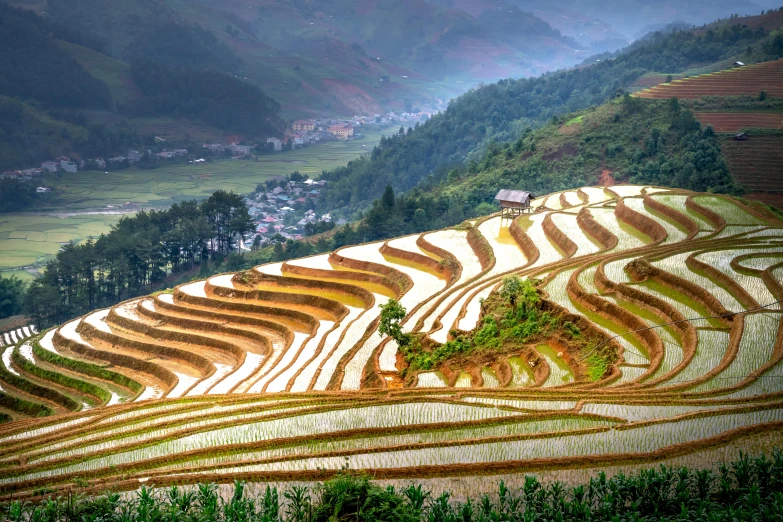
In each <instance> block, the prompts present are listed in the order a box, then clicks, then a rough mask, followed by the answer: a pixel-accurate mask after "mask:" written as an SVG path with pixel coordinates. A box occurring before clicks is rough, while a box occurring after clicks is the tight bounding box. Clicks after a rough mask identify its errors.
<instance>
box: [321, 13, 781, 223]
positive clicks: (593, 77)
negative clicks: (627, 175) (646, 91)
mask: <svg viewBox="0 0 783 522" xmlns="http://www.w3.org/2000/svg"><path fill="white" fill-rule="evenodd" d="M774 15H776V13H770V14H769V15H766V16H774ZM781 40H783V37H781V35H780V31H779V30H777V31H773V32H768V31H766V30H765V29H763V27H757V28H755V29H751V28H750V27H746V26H743V25H731V26H723V27H720V28H716V29H714V30H711V31H707V32H704V31H700V30H694V31H681V32H676V33H671V34H659V35H656V36H654V37H651V38H649V39H647V40H644V41H640V42H637V43H636V44H634V45H632V46H631V47H629V48H628V49H626V50H625V51H623V52H621V53H618V54H617V55H613V56H609V57H605V58H603V59H601V60H600V61H598V62H595V63H592V64H589V65H585V66H584V67H580V68H576V69H571V70H566V71H560V72H557V73H554V74H549V75H544V76H541V77H538V78H531V79H521V80H502V81H500V82H497V83H495V84H491V85H488V86H485V87H482V88H480V89H476V90H473V91H471V92H469V93H467V94H465V95H463V96H461V97H460V98H458V99H456V100H454V101H452V103H451V104H450V105H449V108H448V110H446V111H445V112H444V113H442V114H439V115H437V116H436V117H434V118H432V119H431V120H430V121H428V122H427V123H426V124H424V125H422V126H420V127H417V128H416V129H413V130H412V131H411V132H406V133H405V134H404V135H399V136H397V137H396V138H394V139H390V140H385V141H384V142H382V143H381V145H380V146H379V147H378V149H376V150H375V151H373V154H372V156H371V157H370V158H366V159H363V160H358V161H355V162H353V163H352V164H350V165H349V166H348V167H346V168H343V169H338V170H336V171H333V172H330V173H327V174H326V175H325V177H326V179H329V180H330V182H331V184H330V187H329V190H328V191H327V193H326V197H325V198H324V200H323V201H324V207H328V208H330V209H333V208H335V207H340V208H342V209H343V211H344V213H345V214H347V215H349V214H351V213H352V212H355V211H357V210H362V209H364V208H367V206H368V205H369V204H370V202H371V201H372V200H373V199H375V198H378V197H380V196H381V194H382V193H383V191H384V189H385V187H386V186H387V185H392V187H393V188H394V189H395V190H397V191H407V190H410V189H412V188H414V187H416V186H417V185H418V184H419V183H423V184H424V185H423V186H427V183H428V182H427V180H428V179H429V178H430V177H431V176H432V177H434V178H435V179H440V178H442V177H443V176H444V175H446V174H447V173H448V172H449V171H450V170H452V169H455V168H456V169H461V168H465V167H467V164H468V163H469V162H470V161H476V162H479V161H481V160H482V158H483V156H484V154H485V153H486V151H487V148H488V146H489V144H490V143H493V142H500V143H508V142H512V141H514V140H517V139H519V137H520V136H522V134H523V133H524V132H525V129H527V128H537V127H540V126H541V125H543V124H545V123H546V122H549V121H551V120H552V118H553V117H560V116H563V115H565V114H569V113H571V112H574V111H577V110H581V109H586V108H588V107H591V106H595V105H599V104H602V103H605V102H607V101H608V100H611V99H612V98H614V97H616V96H618V95H620V94H622V93H624V92H628V91H631V90H633V89H634V85H635V84H636V82H637V81H639V79H640V78H641V77H642V76H644V75H645V74H649V73H652V72H655V73H665V74H677V73H682V72H683V71H687V70H689V69H692V68H693V67H694V66H695V65H697V64H702V65H704V64H714V63H721V62H725V61H729V62H730V61H733V60H737V59H740V60H743V61H745V62H748V63H752V62H756V61H766V60H774V59H777V58H779V57H781V56H783V46H781V45H780V42H781ZM661 81H665V77H664V78H661Z"/></svg>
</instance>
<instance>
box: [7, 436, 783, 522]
mask: <svg viewBox="0 0 783 522" xmlns="http://www.w3.org/2000/svg"><path fill="white" fill-rule="evenodd" d="M716 468H717V469H715V470H712V469H703V470H694V469H689V468H686V467H679V468H674V467H666V466H661V467H659V468H655V469H642V470H640V471H638V472H634V473H631V474H629V475H625V474H623V473H618V474H617V475H615V476H612V477H608V476H607V475H606V474H605V473H604V472H601V473H600V474H598V475H597V476H593V477H590V478H589V480H588V481H587V482H584V483H579V484H574V485H572V486H571V487H566V486H565V485H564V484H563V483H561V482H558V481H555V482H552V483H549V484H544V483H542V482H540V481H539V479H538V478H537V477H535V476H534V475H529V476H527V477H524V484H523V485H522V487H518V488H517V487H509V486H508V485H507V484H505V483H504V482H502V481H501V482H500V483H499V484H498V490H497V492H495V493H492V494H484V495H481V496H479V497H473V498H467V499H462V501H458V500H456V499H455V498H454V497H453V496H452V494H451V493H449V492H448V491H446V492H442V493H441V494H440V495H436V494H434V493H432V492H430V491H428V490H426V489H425V488H424V487H423V486H422V485H421V484H412V483H411V484H409V485H406V486H405V487H399V488H395V487H394V486H386V487H384V486H382V485H381V484H378V483H374V482H372V481H371V479H370V477H369V476H367V475H366V474H361V473H359V472H355V471H352V470H342V471H341V472H340V473H338V474H337V476H336V477H335V478H333V479H331V480H329V481H326V482H323V483H317V484H316V485H315V487H313V488H312V489H311V488H310V487H309V486H307V485H292V486H290V487H289V488H287V489H286V490H284V491H278V489H277V488H276V487H272V486H267V487H266V490H265V491H264V493H263V494H259V495H258V496H253V495H249V494H247V492H246V491H245V486H246V484H245V483H244V482H240V481H236V482H235V483H234V486H233V491H228V493H229V494H227V495H221V494H220V492H219V490H218V486H217V485H215V484H199V485H197V486H195V487H194V488H193V489H192V490H188V489H186V488H178V487H176V486H175V487H171V488H168V489H165V488H159V489H157V490H156V489H152V488H147V487H142V488H141V489H140V490H139V491H138V492H136V493H135V494H130V495H121V494H119V493H106V494H104V495H102V496H99V497H95V498H84V497H80V496H77V495H74V497H73V498H71V497H70V496H69V497H60V498H58V499H47V500H42V501H40V502H39V503H38V504H34V503H23V502H21V501H18V500H17V501H13V502H10V503H8V504H5V505H2V506H0V516H3V517H4V518H5V519H7V520H14V521H19V520H36V521H41V522H66V521H68V522H70V521H72V520H101V521H104V522H121V521H126V520H139V521H141V520H145V521H164V520H165V521H170V522H190V521H194V520H203V521H214V522H236V521H243V522H332V521H335V522H337V521H345V522H347V521H352V522H353V521H356V522H419V521H428V522H457V521H459V522H495V521H504V522H523V521H538V520H557V521H564V522H576V521H588V520H589V521H595V522H604V521H606V522H609V521H612V522H615V521H626V520H627V521H650V522H652V521H664V520H671V521H683V522H685V521H697V520H698V521H710V522H724V521H726V522H728V521H735V520H754V521H755V520H758V521H772V520H780V519H781V517H783V495H781V493H780V491H781V489H783V452H781V451H779V450H775V451H773V453H772V455H759V456H748V455H747V454H742V453H740V457H739V458H738V459H737V460H734V461H732V462H723V463H720V464H718V465H717V466H716Z"/></svg>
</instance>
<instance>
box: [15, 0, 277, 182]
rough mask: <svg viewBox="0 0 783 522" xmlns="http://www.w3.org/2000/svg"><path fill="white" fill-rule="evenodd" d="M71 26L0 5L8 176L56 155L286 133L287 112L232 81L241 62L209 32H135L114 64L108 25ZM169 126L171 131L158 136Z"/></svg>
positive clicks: (246, 84)
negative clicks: (159, 140) (157, 141)
mask: <svg viewBox="0 0 783 522" xmlns="http://www.w3.org/2000/svg"><path fill="white" fill-rule="evenodd" d="M56 9H57V8H55V12H57V11H56ZM54 20H56V22H55V21H54ZM65 22H67V20H65V19H64V18H58V17H54V16H50V17H41V16H39V15H37V14H35V13H34V12H32V11H29V10H25V9H16V8H13V7H10V6H9V5H7V4H5V3H0V28H1V29H3V30H2V31H0V68H1V69H2V70H3V71H6V72H5V74H3V75H2V77H0V105H1V106H2V107H0V112H2V114H3V115H4V118H3V120H2V122H0V138H2V144H0V169H2V170H5V169H8V168H29V167H31V166H33V165H35V164H37V163H40V162H41V161H43V160H46V159H51V158H52V157H54V156H57V155H67V156H71V157H82V158H84V157H101V156H102V157H108V156H113V155H119V154H120V153H123V152H126V151H127V149H128V148H129V147H142V146H145V145H146V146H149V145H151V144H152V143H153V141H152V140H153V139H154V138H153V135H164V136H165V137H166V138H167V139H169V140H170V141H174V140H176V141H175V143H177V144H181V145H187V144H188V143H186V142H189V141H190V140H191V139H199V138H201V139H205V138H206V139H220V138H222V137H223V136H225V135H229V134H231V135H235V134H241V135H243V136H248V137H258V138H266V137H268V136H270V135H281V134H282V131H283V129H284V127H285V123H284V122H283V121H282V119H281V118H280V117H279V113H280V105H279V103H278V102H277V101H276V100H274V99H272V98H271V97H269V96H267V95H266V94H265V93H264V92H262V91H261V90H260V89H259V88H258V87H257V86H256V85H254V84H253V83H251V82H247V81H245V80H243V79H240V78H238V77H236V76H235V75H233V74H226V72H225V71H230V70H232V69H233V68H234V65H232V64H235V65H236V64H238V63H239V60H238V58H236V55H234V54H233V52H232V51H230V50H229V49H228V48H227V47H225V46H222V45H220V44H219V42H218V41H217V40H216V39H215V38H214V35H212V34H211V33H209V32H208V31H206V30H204V29H199V28H198V27H196V26H194V27H192V28H187V27H171V26H165V25H163V26H160V28H159V29H160V30H159V33H156V35H151V34H147V33H143V32H142V33H139V34H138V35H135V33H133V31H130V36H131V37H132V38H134V39H136V40H134V41H136V43H135V44H129V45H131V47H130V49H131V51H128V52H127V53H120V54H119V55H118V56H117V57H114V56H112V55H111V54H109V53H110V52H111V51H110V46H109V45H107V44H105V42H104V40H103V37H104V33H103V32H102V30H103V28H104V26H102V25H101V24H97V23H96V25H95V27H97V28H99V29H100V30H93V29H91V28H85V31H84V32H81V31H80V30H79V26H76V25H67V24H65ZM161 23H162V22H161ZM172 23H173V22H172ZM111 25H112V22H111V19H107V26H108V27H110V26H111ZM174 25H176V24H174ZM141 26H143V27H144V28H146V29H143V30H144V31H150V30H151V29H150V24H141ZM153 26H155V27H157V26H156V25H155V24H153ZM134 35H135V36H134ZM166 39H169V41H165V40H166ZM114 43H115V44H117V45H119V44H120V42H119V41H117V42H114ZM167 43H171V44H172V45H167ZM174 44H176V45H174ZM164 48H165V49H164ZM138 56H153V57H155V60H156V62H151V61H148V60H141V59H138ZM126 57H127V58H128V59H129V60H132V61H126V60H125V58H126ZM196 66H198V69H195V68H192V67H196ZM204 68H206V69H208V70H203V69H204ZM156 120H157V121H156ZM162 127H167V130H166V131H164V132H158V131H159V130H160V129H161V128H162ZM170 144H174V143H170Z"/></svg>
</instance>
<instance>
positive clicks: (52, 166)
mask: <svg viewBox="0 0 783 522" xmlns="http://www.w3.org/2000/svg"><path fill="white" fill-rule="evenodd" d="M41 168H42V169H44V170H45V171H47V172H57V163H55V162H54V161H44V162H43V163H41Z"/></svg>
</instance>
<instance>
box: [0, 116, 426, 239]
mask: <svg viewBox="0 0 783 522" xmlns="http://www.w3.org/2000/svg"><path fill="white" fill-rule="evenodd" d="M431 116H432V113H428V112H417V113H407V112H405V113H402V114H396V113H394V112H389V113H387V114H375V115H373V116H354V117H353V118H351V119H320V120H317V119H310V120H297V121H295V122H293V124H292V125H291V126H290V128H289V129H287V130H286V132H285V135H284V136H283V138H282V139H281V138H278V137H269V138H266V140H265V141H261V142H254V143H247V142H237V143H204V144H202V145H201V147H198V146H195V147H194V146H191V147H189V148H171V149H169V148H166V144H167V142H166V140H165V139H163V138H160V137H155V144H156V147H154V148H152V147H150V148H148V149H146V150H144V151H139V150H135V149H131V150H128V152H127V153H126V154H125V155H123V156H116V157H111V158H89V159H78V158H71V157H65V156H61V157H57V158H53V159H51V160H47V161H44V162H42V163H41V165H40V167H34V168H29V169H24V170H11V171H6V172H3V173H2V174H0V178H11V179H17V180H20V181H24V182H35V180H36V179H37V178H38V179H41V186H38V187H37V188H36V192H38V193H39V194H41V195H43V196H45V195H46V194H48V193H50V192H52V189H51V188H50V187H47V186H45V183H43V178H42V176H43V175H44V174H60V175H67V174H75V173H77V172H78V171H79V170H85V171H104V172H107V173H108V172H109V171H112V170H113V171H117V170H124V169H131V168H139V169H154V168H157V167H160V166H163V165H166V164H172V163H188V164H199V163H207V162H209V161H212V160H213V159H218V158H235V159H254V158H256V157H258V156H263V155H268V154H275V153H279V152H283V151H287V150H294V149H299V148H303V147H309V146H312V145H316V144H318V143H324V142H329V141H337V140H353V139H358V138H361V137H362V131H363V130H364V129H371V128H388V127H390V126H394V125H401V126H408V127H410V126H414V125H416V124H418V123H423V122H425V121H427V120H428V119H429V118H430V117H431ZM326 184H327V182H326V181H323V180H312V179H308V177H307V176H306V175H301V174H299V173H298V172H294V173H280V177H279V178H278V179H275V180H269V181H267V182H266V183H265V184H261V185H259V186H258V187H257V188H256V191H255V192H253V193H251V194H249V195H247V196H246V203H247V205H248V208H249V210H250V215H251V217H252V218H253V221H254V222H255V224H256V231H255V233H254V234H252V235H251V236H250V237H251V238H252V239H250V240H251V241H252V246H251V245H250V244H248V245H245V248H247V249H250V248H253V247H255V248H258V247H262V246H266V245H269V244H272V243H274V242H279V241H285V240H288V239H301V238H302V237H304V236H307V235H312V234H314V233H318V232H323V231H326V230H329V229H331V228H333V227H334V226H335V225H338V226H339V225H341V224H344V221H343V220H340V219H338V220H333V219H332V216H331V214H329V213H327V214H323V215H317V214H316V212H315V208H316V206H317V205H316V203H317V200H318V198H319V197H320V196H321V191H322V190H323V189H324V188H325V187H326ZM125 207H126V210H130V209H137V207H136V205H134V204H132V203H128V204H126V205H125Z"/></svg>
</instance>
